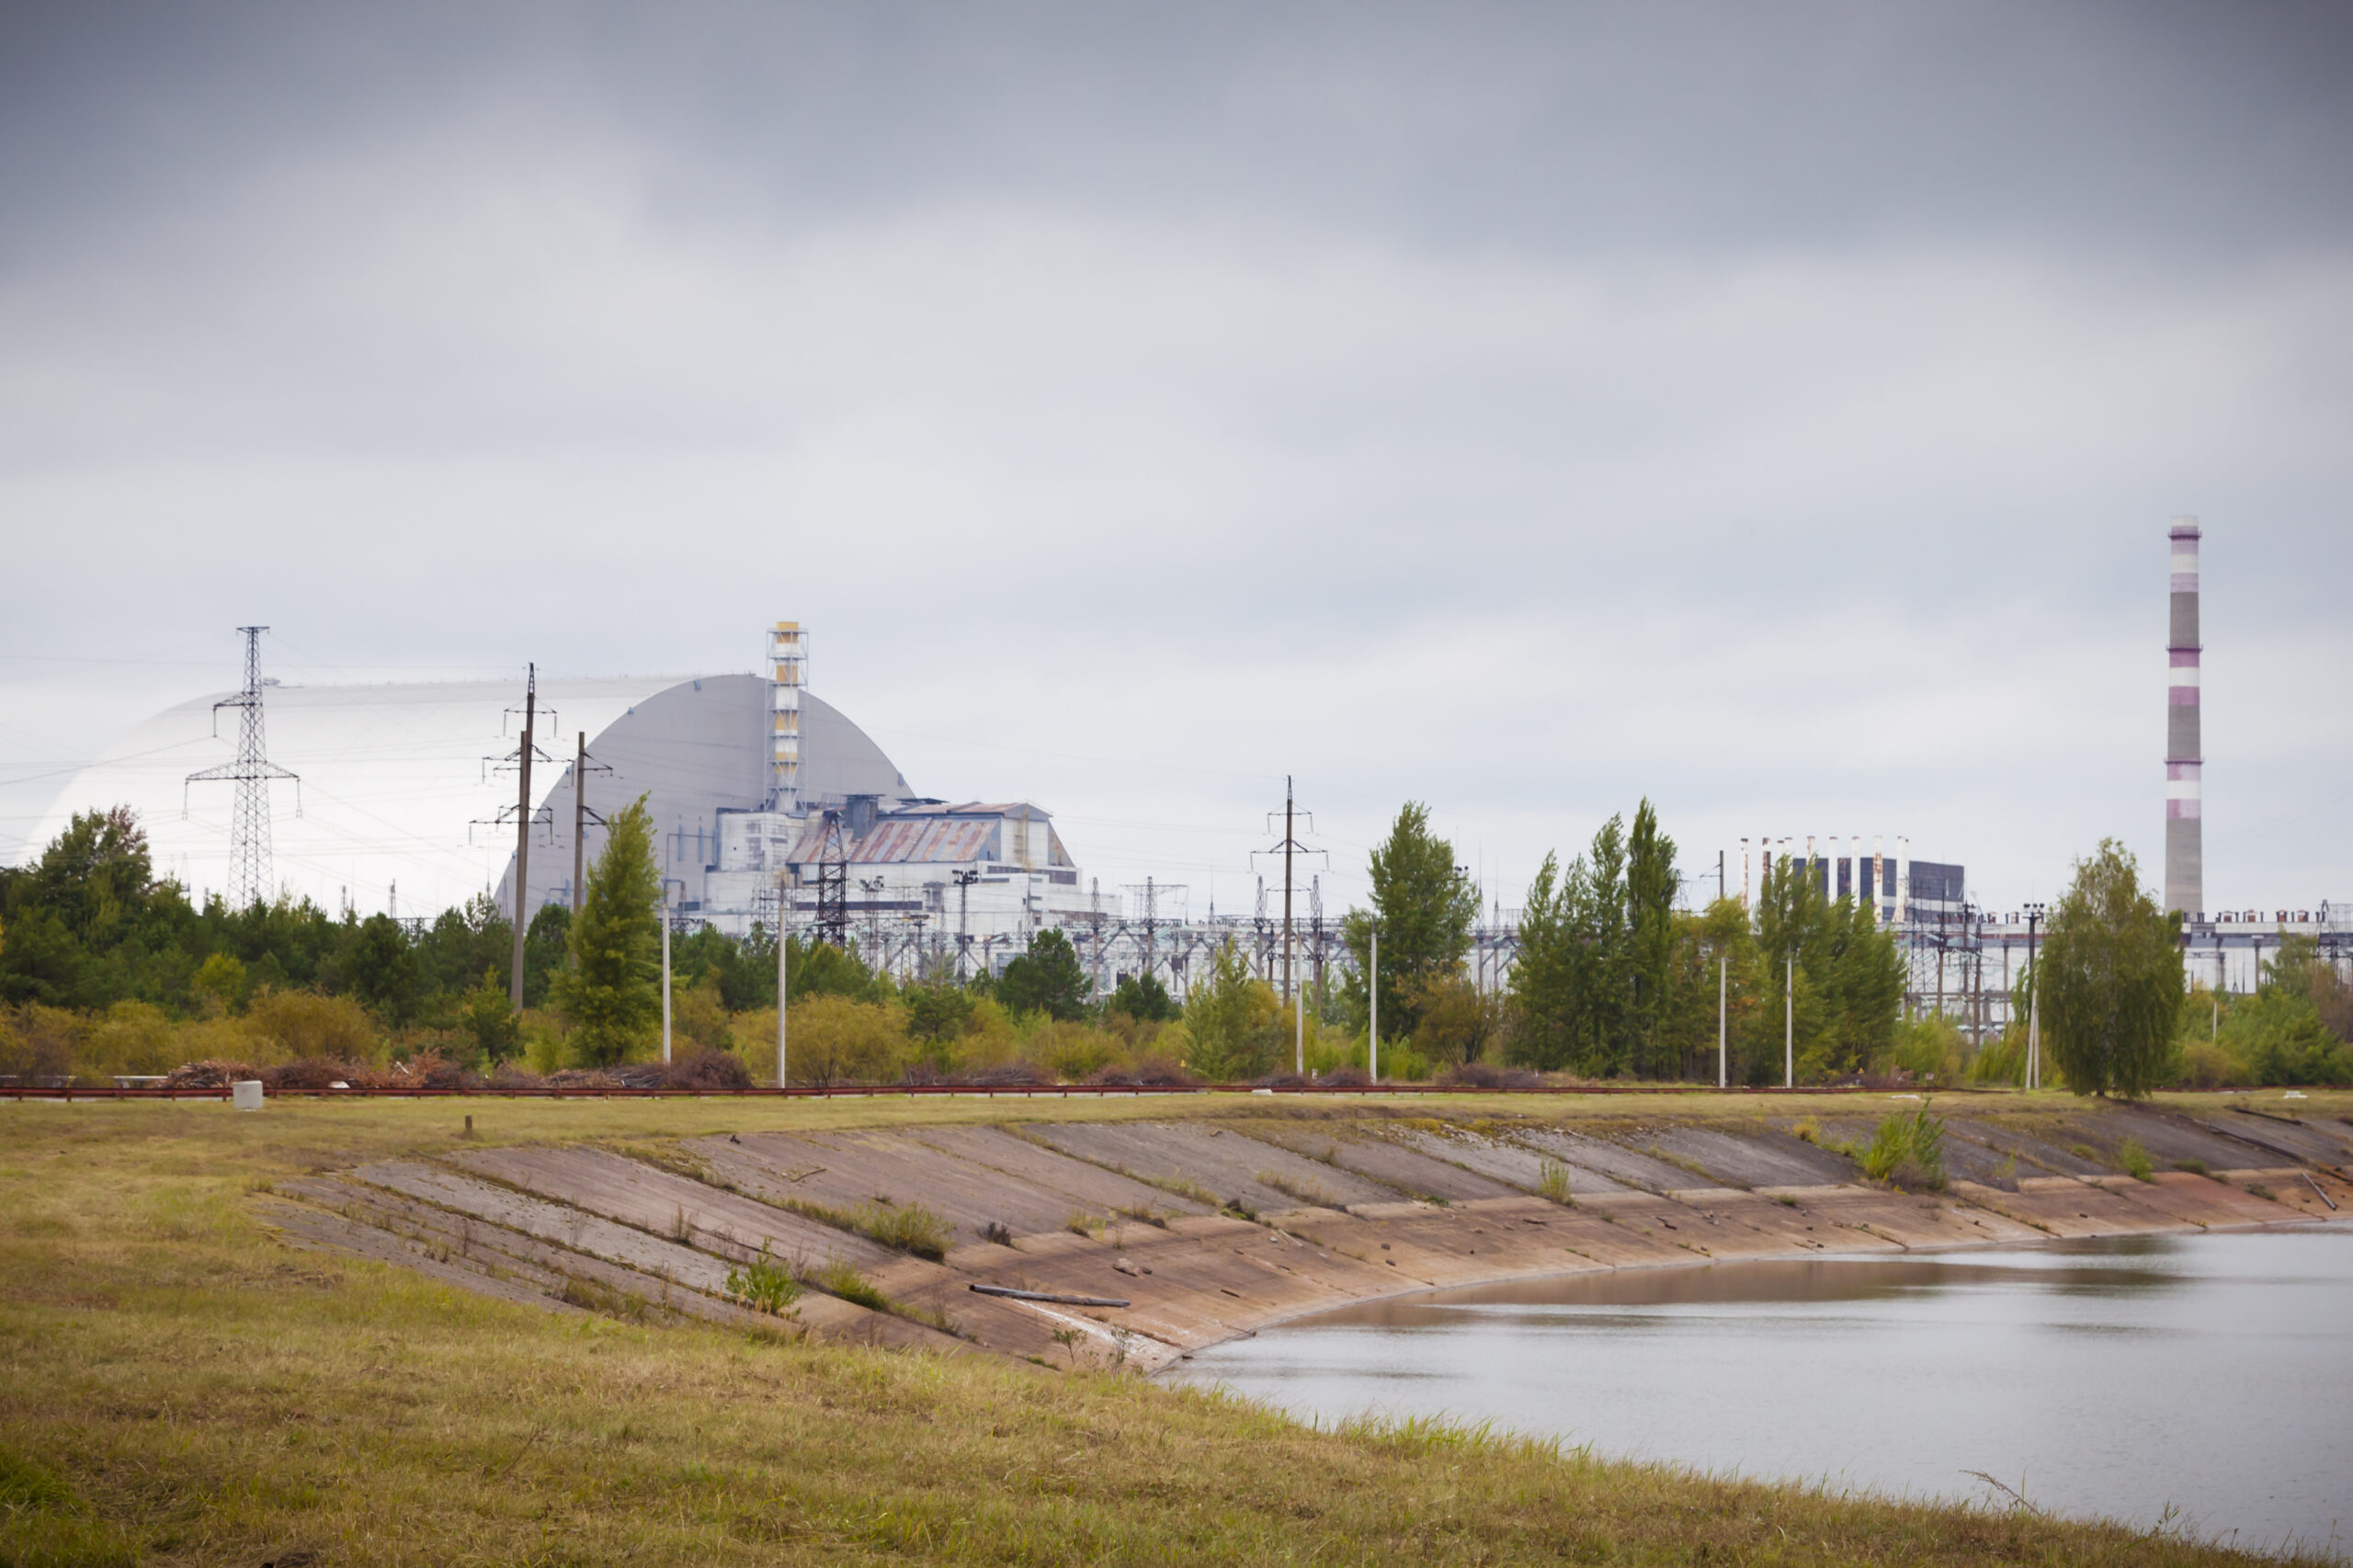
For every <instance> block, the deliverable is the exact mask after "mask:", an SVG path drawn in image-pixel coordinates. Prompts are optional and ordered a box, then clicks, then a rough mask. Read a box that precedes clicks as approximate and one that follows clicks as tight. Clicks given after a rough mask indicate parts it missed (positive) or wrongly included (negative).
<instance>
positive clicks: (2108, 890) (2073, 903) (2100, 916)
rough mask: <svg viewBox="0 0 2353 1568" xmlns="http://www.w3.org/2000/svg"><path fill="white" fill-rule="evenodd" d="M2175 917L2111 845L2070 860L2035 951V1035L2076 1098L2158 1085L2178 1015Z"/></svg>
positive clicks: (2126, 854) (2106, 842) (2137, 1092)
mask: <svg viewBox="0 0 2353 1568" xmlns="http://www.w3.org/2000/svg"><path fill="white" fill-rule="evenodd" d="M2050 933H2051V934H2050V936H2049V937H2048V938H2047V939H2046V940H2045V942H2044V944H2043V949H2042V961H2041V975H2042V979H2041V986H2042V1036H2043V1039H2044V1040H2045V1041H2047V1042H2048V1044H2049V1046H2050V1049H2051V1056H2052V1061H2054V1062H2057V1063H2058V1065H2059V1069H2060V1071H2061V1072H2063V1073H2064V1074H2066V1077H2067V1084H2068V1086H2069V1087H2070V1088H2072V1089H2074V1090H2075V1092H2076V1093H2077V1094H2079V1095H2085V1094H2100V1095H2105V1094H2108V1093H2110V1092H2111V1091H2112V1092H2114V1093H2116V1094H2119V1095H2123V1096H2128V1097H2138V1096H2142V1095H2144V1094H2146V1093H2147V1092H2148V1091H2149V1090H2150V1089H2152V1088H2154V1086H2155V1085H2157V1083H2158V1082H2159V1081H2160V1080H2161V1078H2162V1076H2163V1074H2164V1073H2165V1067H2166V1059H2167V1055H2168V1047H2169V1045H2170V1042H2171V1040H2172V1038H2173V1029H2174V1021H2175V1019H2176V1018H2177V1017H2178V1016H2179V1014H2180V1012H2181V999H2182V993H2183V989H2184V987H2183V977H2182V967H2181V948H2180V946H2179V943H2178V940H2177V923H2176V920H2175V919H2174V918H2173V917H2169V916H2167V915H2165V914H2163V913H2162V912H2160V911H2159V910H2158V908H2157V905H2156V901H2155V900H2154V899H2152V898H2151V897H2150V896H2149V895H2148V894H2147V893H2146V892H2143V891H2142V888H2141V880H2140V866H2139V863H2138V862H2137V861H2135V860H2134V859H2133V858H2132V855H2131V851H2129V850H2127V849H2126V848H2125V847H2124V846H2122V845H2120V844H2119V843H2117V842H2116V841H2115V840H2114V839H2112V838H2110V839H2103V840H2101V841H2100V846H2099V849H2098V851H2097V853H2096V854H2094V855H2093V856H2092V857H2091V858H2088V859H2085V860H2079V861H2077V862H2076V863H2075V882H2074V884H2073V885H2072V886H2070V887H2069V888H2068V890H2067V893H2066V896H2065V897H2064V898H2063V899H2061V900H2060V901H2059V903H2058V906H2057V907H2056V908H2054V909H2053V910H2052V912H2051V926H2050Z"/></svg>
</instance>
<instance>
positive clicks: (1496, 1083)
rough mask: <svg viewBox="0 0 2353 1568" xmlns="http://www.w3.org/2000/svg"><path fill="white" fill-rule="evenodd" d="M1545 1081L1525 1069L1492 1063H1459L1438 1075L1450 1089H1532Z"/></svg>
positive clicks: (1441, 1082) (1439, 1079) (1440, 1081)
mask: <svg viewBox="0 0 2353 1568" xmlns="http://www.w3.org/2000/svg"><path fill="white" fill-rule="evenodd" d="M1543 1081H1544V1080H1543V1079H1542V1078H1541V1077H1539V1076H1538V1075H1537V1074H1533V1073H1530V1072H1529V1071H1528V1070H1527V1069H1526V1068H1524V1067H1498V1066H1496V1065H1495V1063H1494V1062H1455V1063H1454V1064H1452V1065H1451V1066H1449V1067H1448V1068H1447V1069H1446V1071H1444V1072H1443V1073H1440V1074H1438V1082H1439V1083H1440V1084H1442V1085H1446V1086H1447V1087H1448V1088H1449V1089H1532V1088H1534V1087H1535V1086H1536V1085H1539V1084H1541V1083H1542V1082H1543Z"/></svg>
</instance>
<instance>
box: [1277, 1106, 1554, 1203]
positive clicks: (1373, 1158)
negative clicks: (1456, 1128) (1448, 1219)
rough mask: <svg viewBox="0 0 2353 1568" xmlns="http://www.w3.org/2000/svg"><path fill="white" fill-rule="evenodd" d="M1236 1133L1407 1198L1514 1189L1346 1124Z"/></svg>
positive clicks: (1502, 1193)
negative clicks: (1352, 1173)
mask: <svg viewBox="0 0 2353 1568" xmlns="http://www.w3.org/2000/svg"><path fill="white" fill-rule="evenodd" d="M1235 1131H1242V1132H1246V1133H1248V1134H1249V1135H1250V1136H1251V1137H1253V1138H1257V1139H1261V1140H1264V1141H1265V1142H1269V1143H1274V1144H1279V1145H1280V1146H1281V1147H1283V1148H1286V1149H1289V1150H1290V1151H1291V1152H1292V1153H1295V1154H1300V1155H1303V1156H1304V1157H1306V1158H1308V1159H1312V1160H1320V1161H1323V1162H1324V1163H1325V1164H1327V1165H1337V1166H1339V1167H1340V1168H1341V1169H1342V1170H1346V1171H1353V1172H1355V1173H1356V1174H1357V1175H1358V1176H1363V1177H1364V1178H1365V1179H1366V1180H1368V1181H1371V1182H1377V1183H1379V1184H1381V1186H1383V1187H1389V1188H1390V1189H1392V1191H1394V1192H1396V1193H1400V1194H1403V1195H1404V1196H1406V1197H1408V1198H1414V1199H1439V1200H1442V1201H1444V1202H1448V1203H1470V1202H1474V1201H1476V1200H1477V1199H1482V1198H1509V1197H1513V1196H1516V1195H1517V1194H1518V1190H1519V1189H1518V1188H1517V1187H1511V1186H1510V1185H1508V1184H1507V1183H1505V1182H1500V1181H1497V1180H1495V1178H1494V1177H1492V1176H1481V1175H1480V1174H1479V1173H1477V1172H1476V1171H1473V1170H1471V1169H1470V1168H1468V1167H1467V1166H1464V1165H1457V1164H1455V1163H1454V1162H1452V1161H1450V1160H1442V1159H1438V1158H1434V1157H1433V1156H1431V1155H1429V1154H1427V1153H1423V1152H1422V1151H1421V1150H1419V1149H1416V1148H1413V1147H1410V1146H1408V1145H1407V1144H1405V1143H1403V1142H1398V1141H1396V1140H1394V1139H1390V1138H1384V1137H1381V1136H1380V1135H1379V1134H1378V1133H1377V1132H1370V1131H1364V1130H1362V1129H1359V1128H1358V1127H1355V1126H1353V1125H1351V1124H1349V1123H1347V1122H1335V1121H1304V1122H1297V1121H1250V1122H1245V1123H1241V1124H1239V1125H1238V1126H1237V1127H1236V1129H1235Z"/></svg>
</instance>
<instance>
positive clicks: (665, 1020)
mask: <svg viewBox="0 0 2353 1568" xmlns="http://www.w3.org/2000/svg"><path fill="white" fill-rule="evenodd" d="M662 1065H663V1066H665V1067H667V1066H668V1065H670V879H669V878H667V877H665V878H663V879H662Z"/></svg>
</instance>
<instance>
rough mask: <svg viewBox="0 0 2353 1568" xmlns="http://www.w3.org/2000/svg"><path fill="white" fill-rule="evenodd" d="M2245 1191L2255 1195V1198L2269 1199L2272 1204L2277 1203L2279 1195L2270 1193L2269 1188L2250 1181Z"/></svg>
mask: <svg viewBox="0 0 2353 1568" xmlns="http://www.w3.org/2000/svg"><path fill="white" fill-rule="evenodd" d="M2246 1189H2247V1190H2248V1191H2249V1192H2251V1193H2253V1194H2255V1195H2256V1197H2257V1198H2266V1199H2270V1200H2271V1201H2272V1202H2274V1203H2277V1202H2279V1194H2278V1193H2276V1192H2274V1191H2272V1190H2271V1189H2270V1188H2269V1187H2266V1186H2264V1185H2263V1184H2262V1183H2261V1182H2259V1181H2251V1182H2249V1183H2247V1184H2246Z"/></svg>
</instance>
